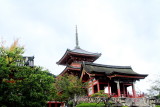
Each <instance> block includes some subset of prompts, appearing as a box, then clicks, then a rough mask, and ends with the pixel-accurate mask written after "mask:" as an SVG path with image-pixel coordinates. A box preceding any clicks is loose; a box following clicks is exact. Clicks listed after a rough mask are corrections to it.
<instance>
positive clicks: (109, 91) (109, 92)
mask: <svg viewBox="0 0 160 107" xmlns="http://www.w3.org/2000/svg"><path fill="white" fill-rule="evenodd" d="M110 89H111V88H110V83H109V82H108V95H109V96H110V95H111V90H110Z"/></svg>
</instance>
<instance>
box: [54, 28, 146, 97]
mask: <svg viewBox="0 0 160 107" xmlns="http://www.w3.org/2000/svg"><path fill="white" fill-rule="evenodd" d="M100 56H101V53H93V52H88V51H86V50H83V49H81V48H80V46H79V42H78V33H77V27H76V47H75V48H74V49H73V50H70V49H67V50H66V52H65V54H64V55H63V57H62V58H61V59H60V60H59V61H58V62H57V64H58V65H64V66H66V68H65V69H64V70H63V71H62V72H61V73H60V75H62V76H63V75H64V74H72V75H75V76H78V77H79V78H80V79H81V80H82V82H84V83H85V82H87V83H88V86H87V95H88V96H91V95H92V94H94V93H97V92H99V91H100V90H104V91H105V93H106V94H108V95H109V96H112V97H131V98H138V97H143V94H137V93H136V89H135V82H136V81H139V80H140V79H144V78H145V77H147V76H148V75H147V74H139V73H136V72H134V71H133V69H132V68H131V67H130V66H115V65H104V64H97V63H94V61H96V60H97V59H98V58H99V57H100ZM129 86H131V87H132V93H129V91H128V87H129Z"/></svg>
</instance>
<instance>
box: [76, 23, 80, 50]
mask: <svg viewBox="0 0 160 107" xmlns="http://www.w3.org/2000/svg"><path fill="white" fill-rule="evenodd" d="M75 48H80V47H79V42H78V31H77V25H76V47H75Z"/></svg>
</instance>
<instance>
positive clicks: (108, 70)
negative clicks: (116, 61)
mask: <svg viewBox="0 0 160 107" xmlns="http://www.w3.org/2000/svg"><path fill="white" fill-rule="evenodd" d="M83 67H84V69H85V70H86V71H87V72H88V73H91V74H94V73H105V74H106V75H112V74H127V75H139V76H147V75H146V74H138V73H136V72H134V71H133V70H132V68H131V67H130V66H113V65H102V64H95V63H91V62H83Z"/></svg>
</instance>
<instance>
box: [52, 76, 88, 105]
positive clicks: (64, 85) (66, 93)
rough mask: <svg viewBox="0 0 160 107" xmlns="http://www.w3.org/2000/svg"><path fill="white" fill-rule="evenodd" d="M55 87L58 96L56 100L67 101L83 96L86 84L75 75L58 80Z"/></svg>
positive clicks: (55, 97)
mask: <svg viewBox="0 0 160 107" xmlns="http://www.w3.org/2000/svg"><path fill="white" fill-rule="evenodd" d="M54 87H55V89H56V95H55V96H54V100H58V101H65V102H67V101H68V100H69V99H73V98H74V96H75V95H77V96H79V95H83V94H84V93H85V89H84V87H85V84H83V83H82V82H81V80H80V79H79V78H78V77H77V76H74V75H64V76H59V77H57V78H56V80H55V83H54Z"/></svg>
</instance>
